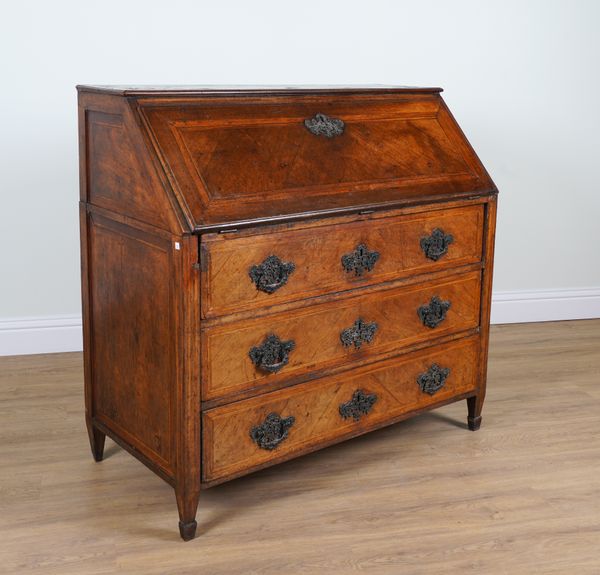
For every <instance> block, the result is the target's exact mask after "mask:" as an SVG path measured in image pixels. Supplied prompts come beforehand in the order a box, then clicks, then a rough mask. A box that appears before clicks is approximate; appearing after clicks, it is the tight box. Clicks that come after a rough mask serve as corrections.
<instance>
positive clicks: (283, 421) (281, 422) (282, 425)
mask: <svg viewBox="0 0 600 575" xmlns="http://www.w3.org/2000/svg"><path fill="white" fill-rule="evenodd" d="M295 421H296V418H295V417H294V416H293V415H290V416H289V417H280V416H279V414H277V413H269V415H267V417H266V418H265V420H264V421H263V422H262V423H261V424H260V425H256V426H254V427H253V428H252V429H251V430H250V437H251V438H252V440H253V441H254V443H256V445H258V446H259V447H260V448H261V449H268V450H271V449H275V448H276V447H277V446H278V445H279V444H280V443H281V442H282V441H283V440H284V439H285V438H286V437H287V436H288V430H289V429H290V427H292V425H294V422H295Z"/></svg>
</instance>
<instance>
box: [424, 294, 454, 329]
mask: <svg viewBox="0 0 600 575" xmlns="http://www.w3.org/2000/svg"><path fill="white" fill-rule="evenodd" d="M449 309H450V302H449V301H443V300H441V299H440V298H439V297H438V296H433V297H432V298H431V301H430V302H429V303H428V304H426V305H422V306H421V307H419V309H418V310H417V313H418V315H419V318H420V320H421V321H422V322H423V325H424V326H425V327H430V328H434V327H436V326H437V325H439V324H440V323H441V322H442V321H444V320H445V319H446V313H447V312H448V310H449Z"/></svg>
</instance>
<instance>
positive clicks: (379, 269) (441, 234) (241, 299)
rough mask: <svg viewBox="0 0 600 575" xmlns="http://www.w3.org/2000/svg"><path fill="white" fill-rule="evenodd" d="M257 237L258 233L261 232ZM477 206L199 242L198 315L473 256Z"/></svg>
mask: <svg viewBox="0 0 600 575" xmlns="http://www.w3.org/2000/svg"><path fill="white" fill-rule="evenodd" d="M261 232H262V233H261ZM482 233H483V206H482V205H481V204H479V205H473V206H467V207H459V208H451V209H446V210H436V211H432V212H427V213H418V214H413V215H405V216H394V217H387V218H381V219H369V220H362V221H355V222H350V223H344V224H337V225H327V224H326V222H324V223H323V224H322V225H313V226H310V227H306V225H305V227H302V225H299V226H297V227H293V228H289V229H285V230H280V231H274V232H270V233H269V232H266V231H264V230H256V231H255V232H254V231H253V232H250V233H247V234H244V235H242V236H237V237H236V236H230V235H227V234H224V235H219V234H207V235H205V236H203V237H202V247H203V258H205V266H206V267H205V269H206V271H205V272H204V273H203V274H202V288H203V290H202V294H203V297H202V298H201V299H202V315H203V317H213V316H217V315H222V314H228V313H232V312H236V311H243V310H248V309H252V308H258V307H264V306H270V305H274V304H280V303H284V302H289V301H293V300H298V299H302V298H306V297H312V296H316V295H322V294H326V293H331V292H337V291H343V290H348V289H352V288H355V287H362V286H365V285H369V284H374V283H380V282H385V281H390V280H394V279H397V278H402V277H406V276H410V275H415V274H419V273H426V272H434V271H439V270H443V269H446V268H449V267H456V266H459V265H465V264H469V263H476V262H478V261H480V259H481V249H482Z"/></svg>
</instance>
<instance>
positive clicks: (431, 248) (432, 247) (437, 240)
mask: <svg viewBox="0 0 600 575" xmlns="http://www.w3.org/2000/svg"><path fill="white" fill-rule="evenodd" d="M453 241H454V238H453V237H452V236H451V235H450V234H446V233H444V230H440V228H435V230H433V231H432V232H431V235H430V236H425V237H424V238H421V249H422V250H423V252H424V254H425V257H428V258H429V259H430V260H433V261H434V262H437V261H438V260H439V259H440V258H441V257H442V256H443V255H444V254H446V253H447V252H448V246H449V245H450V244H451V243H452V242H453Z"/></svg>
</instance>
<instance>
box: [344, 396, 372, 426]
mask: <svg viewBox="0 0 600 575" xmlns="http://www.w3.org/2000/svg"><path fill="white" fill-rule="evenodd" d="M376 401H377V395H376V394H374V393H365V392H364V391H363V390H362V389H357V390H356V391H355V392H354V394H353V395H352V399H351V400H350V401H347V402H346V403H342V404H341V405H340V415H341V416H342V417H343V418H344V419H348V418H349V417H351V418H352V419H354V421H358V420H359V419H360V418H361V417H362V416H363V415H366V414H367V413H369V411H371V409H372V408H373V405H374V404H375V402H376Z"/></svg>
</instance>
